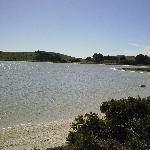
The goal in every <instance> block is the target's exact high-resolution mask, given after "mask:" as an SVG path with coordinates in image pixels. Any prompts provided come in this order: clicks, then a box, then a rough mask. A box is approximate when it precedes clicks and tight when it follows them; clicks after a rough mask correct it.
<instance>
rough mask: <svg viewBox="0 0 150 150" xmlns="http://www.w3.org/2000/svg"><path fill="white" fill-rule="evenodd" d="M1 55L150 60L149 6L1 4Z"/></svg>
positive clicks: (111, 1) (74, 0)
mask: <svg viewBox="0 0 150 150" xmlns="http://www.w3.org/2000/svg"><path fill="white" fill-rule="evenodd" d="M0 50H2V51H9V52H11V51H20V52H21V51H36V50H44V51H53V52H59V53H63V54H67V55H71V56H75V57H83V58H85V57H87V56H92V55H93V54H94V53H102V54H103V55H120V54H124V55H137V54H139V53H143V54H147V55H149V56H150V0H0Z"/></svg>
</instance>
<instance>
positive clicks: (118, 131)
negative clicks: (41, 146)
mask: <svg viewBox="0 0 150 150" xmlns="http://www.w3.org/2000/svg"><path fill="white" fill-rule="evenodd" d="M100 110H101V112H102V113H104V114H105V118H104V119H100V117H99V115H98V114H96V113H89V114H85V115H84V116H82V115H80V116H78V117H77V118H75V121H74V122H73V123H72V126H71V130H70V133H69V135H68V137H67V145H66V146H62V147H58V148H57V147H56V148H50V149H47V150H135V149H136V150H146V149H150V97H147V98H133V97H129V98H127V99H120V100H113V99H112V100H111V101H108V102H103V103H102V105H101V106H100Z"/></svg>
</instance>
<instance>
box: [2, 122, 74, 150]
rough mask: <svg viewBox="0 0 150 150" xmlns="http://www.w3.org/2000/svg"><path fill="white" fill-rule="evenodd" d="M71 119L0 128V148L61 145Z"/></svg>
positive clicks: (23, 149)
mask: <svg viewBox="0 0 150 150" xmlns="http://www.w3.org/2000/svg"><path fill="white" fill-rule="evenodd" d="M72 121H73V120H72V119H70V120H60V121H54V122H47V123H41V124H31V123H27V124H20V125H17V126H14V127H7V128H2V129H0V150H31V149H34V148H39V149H40V150H46V148H50V147H55V146H61V145H64V144H65V143H66V137H67V135H68V132H69V130H70V125H71V122H72Z"/></svg>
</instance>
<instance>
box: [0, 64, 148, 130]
mask: <svg viewBox="0 0 150 150" xmlns="http://www.w3.org/2000/svg"><path fill="white" fill-rule="evenodd" d="M118 67H119V68H120V67H121V66H108V65H86V64H85V65H79V64H53V63H37V62H0V127H8V126H13V125H17V124H20V123H28V122H34V123H39V122H45V121H53V120H59V119H68V118H72V117H74V116H75V115H78V114H80V113H85V112H90V111H94V112H98V111H99V106H100V103H101V102H102V101H106V100H110V99H112V98H117V99H118V98H123V97H128V96H134V97H137V96H138V95H139V96H141V97H146V96H150V74H148V73H137V72H129V71H125V72H124V71H123V70H122V71H121V70H116V69H115V68H118ZM141 84H145V85H146V88H141V87H139V85H141Z"/></svg>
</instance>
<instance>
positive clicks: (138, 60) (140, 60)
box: [86, 53, 150, 65]
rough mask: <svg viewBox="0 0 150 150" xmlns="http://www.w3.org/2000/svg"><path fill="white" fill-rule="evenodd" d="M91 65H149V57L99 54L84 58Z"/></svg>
mask: <svg viewBox="0 0 150 150" xmlns="http://www.w3.org/2000/svg"><path fill="white" fill-rule="evenodd" d="M86 61H87V62H91V63H110V64H112V63H113V64H126V65H150V57H149V56H147V55H143V54H139V55H137V56H125V55H117V56H109V55H108V56H103V55H102V54H101V53H94V54H93V56H92V57H87V58H86Z"/></svg>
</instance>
